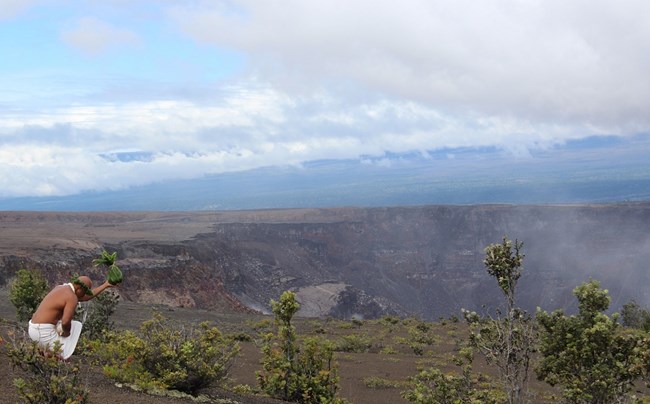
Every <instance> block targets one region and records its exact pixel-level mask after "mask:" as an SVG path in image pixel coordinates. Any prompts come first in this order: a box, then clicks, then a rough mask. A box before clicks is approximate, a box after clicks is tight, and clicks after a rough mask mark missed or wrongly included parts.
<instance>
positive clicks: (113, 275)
mask: <svg viewBox="0 0 650 404" xmlns="http://www.w3.org/2000/svg"><path fill="white" fill-rule="evenodd" d="M116 259H117V251H115V252H113V253H112V254H111V253H109V252H108V251H106V250H104V251H102V255H101V256H100V257H99V258H97V259H94V260H93V265H95V266H100V265H105V266H107V267H108V276H107V278H106V279H107V280H108V283H110V284H111V285H117V284H119V283H121V282H122V280H124V276H123V275H122V271H121V270H120V268H119V267H118V266H117V265H115V260H116Z"/></svg>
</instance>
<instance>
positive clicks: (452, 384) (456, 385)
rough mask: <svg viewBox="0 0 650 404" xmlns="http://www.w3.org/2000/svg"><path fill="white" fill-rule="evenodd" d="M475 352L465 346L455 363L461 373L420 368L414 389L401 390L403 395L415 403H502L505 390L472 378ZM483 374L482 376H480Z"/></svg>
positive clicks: (413, 384) (413, 378) (414, 381)
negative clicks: (497, 389) (482, 386)
mask: <svg viewBox="0 0 650 404" xmlns="http://www.w3.org/2000/svg"><path fill="white" fill-rule="evenodd" d="M473 361H474V353H473V351H472V349H470V348H462V349H461V350H460V352H459V354H458V356H456V357H454V363H455V364H456V365H457V366H459V367H460V368H461V373H460V374H457V373H453V372H451V373H443V372H442V371H441V370H440V369H436V368H429V369H424V370H421V371H420V373H418V374H417V375H416V376H415V377H412V378H411V379H410V381H411V383H412V388H411V389H409V390H406V391H403V392H402V397H403V398H405V399H406V400H408V401H409V402H412V403H421V404H425V403H426V404H429V403H450V404H451V403H502V402H505V401H506V400H505V397H504V394H503V393H502V392H499V391H495V390H492V389H489V388H488V389H485V388H481V387H480V386H478V384H477V381H476V380H474V379H473V378H472V363H473ZM479 376H480V375H479Z"/></svg>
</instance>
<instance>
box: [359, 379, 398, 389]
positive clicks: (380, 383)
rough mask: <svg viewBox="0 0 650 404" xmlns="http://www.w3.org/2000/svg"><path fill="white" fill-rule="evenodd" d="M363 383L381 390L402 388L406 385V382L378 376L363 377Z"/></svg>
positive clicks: (370, 387)
mask: <svg viewBox="0 0 650 404" xmlns="http://www.w3.org/2000/svg"><path fill="white" fill-rule="evenodd" d="M363 384H364V385H365V386H366V387H367V388H369V389H373V390H379V389H395V388H400V387H402V386H403V385H404V382H400V381H395V380H389V379H385V378H383V377H378V376H370V377H364V378H363Z"/></svg>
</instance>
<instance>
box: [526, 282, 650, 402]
mask: <svg viewBox="0 0 650 404" xmlns="http://www.w3.org/2000/svg"><path fill="white" fill-rule="evenodd" d="M573 293H574V295H575V296H576V298H577V299H578V310H579V313H578V315H576V316H566V315H565V314H564V312H563V311H562V310H556V311H554V312H552V313H550V314H549V313H547V312H543V311H539V312H538V313H537V319H538V321H539V323H540V325H541V328H542V330H541V331H542V332H541V338H540V352H541V354H542V359H541V360H540V363H539V366H538V367H537V376H538V378H539V379H540V380H544V381H546V382H547V383H549V384H550V385H552V386H554V385H559V386H561V387H562V393H563V394H564V397H565V398H566V399H567V401H570V402H592V403H609V402H620V401H623V399H624V397H625V396H626V394H627V393H628V392H629V390H630V389H631V388H632V385H633V384H634V383H635V382H636V380H637V379H639V378H641V377H643V375H644V372H645V371H644V368H645V369H647V368H648V367H650V365H649V363H650V362H648V359H650V355H647V353H648V350H647V347H648V345H647V342H646V341H647V340H646V339H644V338H643V337H642V335H641V334H635V333H623V332H621V330H620V325H619V324H618V323H617V317H618V315H617V314H614V315H612V317H609V316H607V315H606V314H604V312H605V311H606V310H607V309H608V308H609V303H610V298H609V296H608V292H607V290H602V289H600V284H599V283H598V282H597V281H593V280H592V281H590V282H587V283H583V284H582V285H580V286H578V287H576V288H575V289H574V290H573ZM646 355H647V356H646Z"/></svg>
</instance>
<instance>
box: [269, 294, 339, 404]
mask: <svg viewBox="0 0 650 404" xmlns="http://www.w3.org/2000/svg"><path fill="white" fill-rule="evenodd" d="M271 307H272V308H273V313H274V314H275V322H276V326H277V332H276V333H275V334H274V333H269V334H268V335H267V336H266V340H265V343H264V346H263V347H262V354H263V359H262V367H263V370H262V371H261V372H257V380H258V382H259V384H260V388H261V389H262V390H263V391H264V392H265V393H266V394H268V395H269V396H271V397H273V398H279V399H282V400H286V401H292V402H300V403H336V402H341V400H340V399H338V398H337V397H336V392H337V390H338V380H339V379H338V375H337V367H336V364H335V362H334V360H333V349H332V344H331V343H329V342H328V341H324V340H322V339H319V338H305V340H304V341H303V343H302V345H299V344H298V343H297V341H296V340H297V335H296V331H295V327H294V326H293V325H292V324H291V319H292V318H293V315H294V314H295V313H296V312H297V311H298V309H299V308H300V305H299V304H298V302H297V301H296V300H295V294H294V293H292V292H289V291H287V292H284V293H283V294H282V295H281V296H280V300H279V301H278V302H276V301H274V300H271Z"/></svg>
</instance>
